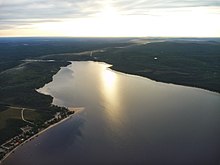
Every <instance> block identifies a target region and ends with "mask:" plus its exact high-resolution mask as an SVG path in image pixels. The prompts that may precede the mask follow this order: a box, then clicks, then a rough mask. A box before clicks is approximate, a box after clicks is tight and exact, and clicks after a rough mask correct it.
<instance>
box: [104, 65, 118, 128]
mask: <svg viewBox="0 0 220 165" xmlns="http://www.w3.org/2000/svg"><path fill="white" fill-rule="evenodd" d="M101 77H102V80H103V81H102V82H103V86H102V92H103V98H104V101H105V110H106V114H107V118H108V119H109V120H110V121H111V123H114V124H116V125H118V123H119V122H120V120H119V118H120V98H119V95H118V86H117V75H116V73H114V72H113V71H111V70H109V69H108V68H105V69H104V70H103V71H102V74H101Z"/></svg>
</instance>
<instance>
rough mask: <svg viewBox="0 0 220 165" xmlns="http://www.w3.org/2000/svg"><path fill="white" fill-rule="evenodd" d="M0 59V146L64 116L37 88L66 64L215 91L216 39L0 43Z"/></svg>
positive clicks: (219, 45) (219, 56)
mask: <svg viewBox="0 0 220 165" xmlns="http://www.w3.org/2000/svg"><path fill="white" fill-rule="evenodd" d="M0 59H1V60H0V121H1V122H0V134H1V137H0V145H2V144H4V143H5V142H6V141H7V140H10V139H11V138H13V137H15V136H17V135H18V134H20V133H22V131H24V130H22V129H21V128H25V127H26V126H30V127H35V126H37V127H41V126H42V125H43V124H44V123H45V122H46V121H48V120H50V119H51V118H54V116H55V115H56V114H57V113H61V112H65V111H66V108H64V107H56V106H51V102H52V97H51V96H48V95H42V94H40V93H38V92H37V91H36V89H38V88H40V87H42V86H43V85H44V84H46V83H48V82H50V81H51V80H52V76H53V75H54V74H56V73H57V72H58V71H59V69H60V67H62V66H67V65H68V64H69V63H70V62H69V61H99V62H106V63H109V64H112V65H113V66H112V69H114V70H117V71H121V72H124V73H129V74H134V75H139V76H143V77H147V78H150V79H152V80H156V81H160V82H166V83H174V84H179V85H185V86H190V87H198V88H202V89H206V90H211V91H214V92H218V93H219V92H220V85H219V84H220V38H57V37H54V38H53V37H50V38H48V37H33V38H32V37H28V38H13V37H12V38H0ZM24 109H26V110H25V111H26V113H24V116H22V113H23V112H22V111H23V110H24ZM23 117H24V118H25V119H26V121H25V120H24V119H23ZM27 121H28V122H27ZM0 153H1V150H0ZM3 156H4V153H3V154H1V157H3Z"/></svg>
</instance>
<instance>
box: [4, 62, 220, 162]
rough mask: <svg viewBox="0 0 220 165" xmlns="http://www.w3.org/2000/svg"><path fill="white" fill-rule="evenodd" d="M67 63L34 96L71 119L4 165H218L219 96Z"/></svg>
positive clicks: (99, 65)
mask: <svg viewBox="0 0 220 165" xmlns="http://www.w3.org/2000/svg"><path fill="white" fill-rule="evenodd" d="M109 67H110V65H109V64H106V63H98V62H92V61H89V62H72V63H71V64H70V65H68V66H67V67H62V68H61V69H60V71H59V72H58V73H57V74H56V75H54V77H53V81H52V82H50V83H48V84H46V85H45V86H44V87H43V88H41V89H39V90H38V91H39V92H41V93H44V94H47V95H51V96H53V98H54V99H53V104H55V105H59V106H66V107H69V108H77V109H78V111H77V113H76V114H74V115H73V117H71V118H69V119H68V120H66V121H64V122H62V123H61V124H59V125H57V126H55V127H53V128H51V129H49V130H48V131H46V132H44V133H43V134H41V135H40V136H39V137H37V138H35V139H34V140H32V141H30V142H28V143H26V144H24V145H23V146H21V147H19V148H18V149H17V150H16V151H15V153H14V154H12V155H11V156H10V157H8V158H7V159H6V160H5V162H4V163H3V164H4V165H14V164H15V165H17V164H19V165H20V164H21V165H30V164H31V165H50V164H51V165H60V164H65V165H73V164H77V165H85V164H96V165H97V164H105V165H106V164H111V165H112V164H114V165H117V164H118V165H122V164H126V165H137V164H141V165H142V164H149V165H166V164H169V165H203V164H205V165H217V164H218V163H220V94H218V93H215V92H210V91H207V90H203V89H198V88H192V87H184V86H178V85H173V84H166V83H160V82H156V81H152V80H150V79H147V78H143V77H139V76H134V75H129V74H124V73H120V72H115V71H112V70H111V69H109Z"/></svg>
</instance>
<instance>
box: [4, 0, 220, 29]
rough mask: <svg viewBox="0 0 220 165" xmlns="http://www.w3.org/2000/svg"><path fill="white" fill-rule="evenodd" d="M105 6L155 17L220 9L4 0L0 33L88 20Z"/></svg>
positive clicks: (164, 2) (206, 1)
mask: <svg viewBox="0 0 220 165" xmlns="http://www.w3.org/2000/svg"><path fill="white" fill-rule="evenodd" d="M105 6H113V7H115V8H116V9H117V11H119V13H121V14H122V15H151V14H152V13H151V10H165V9H172V10H174V9H175V10H178V9H179V8H189V7H220V1H219V0H203V1H201V0H182V1H180V0H135V1H134V0H47V1H45V0H0V29H4V28H12V27H16V26H21V25H22V26H23V25H30V24H33V23H36V22H38V23H40V22H55V21H57V22H58V21H60V20H62V19H72V18H87V17H92V16H94V15H95V14H97V13H99V12H100V11H101V10H102V9H103V8H104V7H105Z"/></svg>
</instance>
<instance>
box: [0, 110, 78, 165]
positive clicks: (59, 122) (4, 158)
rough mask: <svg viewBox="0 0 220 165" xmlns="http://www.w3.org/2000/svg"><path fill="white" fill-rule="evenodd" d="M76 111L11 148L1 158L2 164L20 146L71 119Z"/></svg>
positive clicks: (0, 162)
mask: <svg viewBox="0 0 220 165" xmlns="http://www.w3.org/2000/svg"><path fill="white" fill-rule="evenodd" d="M75 113H76V112H75V111H74V112H73V113H72V114H70V115H69V116H67V117H65V118H63V119H62V120H60V121H58V122H57V123H54V124H52V125H50V126H48V127H47V128H45V129H43V130H42V131H40V132H38V133H37V134H35V135H33V136H31V137H30V138H28V139H26V140H25V141H23V142H22V143H21V144H19V145H18V146H16V147H15V148H14V149H13V150H11V151H10V152H9V153H7V154H6V155H5V156H4V157H3V158H2V160H0V164H2V163H3V162H4V161H5V160H6V159H7V158H8V157H9V156H10V155H11V154H13V153H14V152H15V151H16V150H17V149H18V148H19V147H21V146H23V145H24V144H25V143H27V142H29V141H31V140H32V139H34V138H36V137H38V136H39V135H41V134H42V133H44V132H46V131H47V130H49V129H51V128H53V127H55V126H56V125H58V124H61V123H62V122H64V121H66V120H68V119H70V118H71V117H72V116H73V115H74V114H75Z"/></svg>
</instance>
